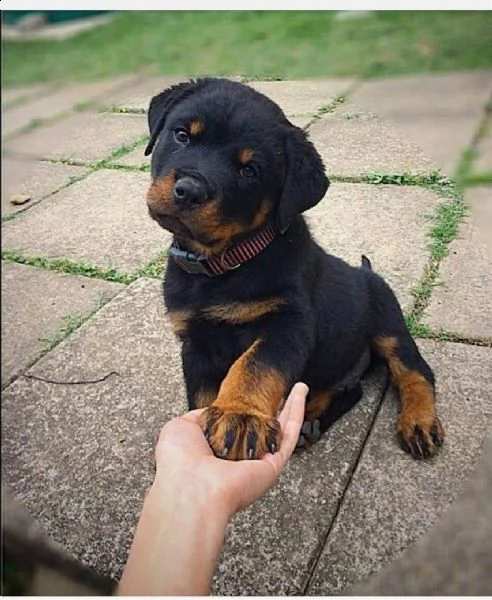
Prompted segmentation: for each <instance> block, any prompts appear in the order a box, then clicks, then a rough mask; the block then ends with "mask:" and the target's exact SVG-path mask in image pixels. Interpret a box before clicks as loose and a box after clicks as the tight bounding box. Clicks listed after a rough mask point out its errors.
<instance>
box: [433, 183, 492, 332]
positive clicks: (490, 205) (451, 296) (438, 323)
mask: <svg viewBox="0 0 492 600" xmlns="http://www.w3.org/2000/svg"><path fill="white" fill-rule="evenodd" d="M465 199H466V200H467V201H468V202H469V203H470V205H471V216H470V217H469V218H468V219H467V220H466V221H465V222H464V223H463V224H462V225H461V227H460V233H459V236H458V238H457V239H456V240H454V241H453V242H452V243H451V245H450V248H449V255H448V256H447V257H446V258H445V259H444V260H443V262H442V263H441V266H440V268H439V278H438V286H437V287H436V288H435V289H434V291H433V293H432V298H431V301H430V304H429V308H428V309H427V311H426V314H425V316H424V320H425V322H427V323H428V325H429V326H430V327H431V328H432V329H441V328H444V329H447V330H448V331H451V332H452V333H455V334H458V335H459V336H461V337H464V338H469V337H472V338H489V339H491V338H492V305H491V302H490V299H491V298H492V274H491V268H490V265H491V262H492V188H491V187H489V188H488V187H482V188H469V189H468V190H466V192H465Z"/></svg>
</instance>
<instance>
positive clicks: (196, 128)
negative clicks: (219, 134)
mask: <svg viewBox="0 0 492 600" xmlns="http://www.w3.org/2000/svg"><path fill="white" fill-rule="evenodd" d="M204 129H205V124H204V123H203V121H198V120H197V121H192V122H191V123H190V135H198V134H199V133H202V131H203V130H204Z"/></svg>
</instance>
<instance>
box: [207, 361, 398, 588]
mask: <svg viewBox="0 0 492 600" xmlns="http://www.w3.org/2000/svg"><path fill="white" fill-rule="evenodd" d="M386 381H387V380H386V376H385V375H384V372H383V371H380V372H379V373H378V374H375V376H373V377H371V378H370V379H369V380H368V381H366V382H365V384H364V398H363V400H362V401H361V402H360V403H359V404H358V405H357V406H356V407H355V408H354V409H353V410H352V411H350V412H349V413H348V414H347V415H345V416H344V417H342V419H340V420H339V421H337V422H336V423H335V424H334V425H333V427H332V428H330V430H328V432H327V433H326V434H325V435H324V436H323V438H322V439H321V440H320V441H319V442H318V443H317V444H315V445H314V446H313V447H312V448H310V449H309V450H305V451H302V452H299V453H297V454H295V455H294V457H293V458H292V459H291V461H290V462H289V465H288V466H287V468H286V469H285V471H284V472H283V473H282V475H281V477H280V480H279V483H278V484H277V486H276V487H275V488H274V489H273V490H271V491H270V492H269V493H268V494H267V495H266V496H265V497H264V498H262V499H260V500H259V501H258V502H256V503H255V505H254V506H252V507H249V508H248V509H246V510H245V511H244V512H242V513H240V514H239V515H236V516H235V518H234V519H233V520H232V521H231V523H230V524H229V526H228V530H227V536H226V540H225V544H224V548H223V551H222V554H221V557H220V560H219V564H218V567H217V572H216V575H215V578H214V583H213V587H212V594H214V595H219V596H229V595H231V596H243V595H245V596H291V595H303V593H304V589H305V586H306V584H307V582H308V579H309V577H310V573H311V569H312V567H313V565H314V563H315V561H316V560H317V557H318V555H319V552H320V550H321V548H322V547H323V544H324V540H325V537H326V535H327V533H328V530H329V528H330V525H331V522H332V520H333V519H334V517H335V515H336V512H337V508H338V504H339V502H340V500H341V498H342V495H343V493H344V489H345V487H346V486H347V484H348V482H349V480H350V477H351V473H352V470H353V468H354V466H355V464H356V461H357V459H358V457H359V454H360V451H361V448H362V446H363V444H364V440H365V438H366V436H367V434H368V432H369V430H370V427H371V424H372V420H373V417H374V414H375V412H376V410H377V407H378V406H379V403H380V401H381V398H382V395H383V394H384V390H385V388H386Z"/></svg>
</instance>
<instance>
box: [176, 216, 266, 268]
mask: <svg viewBox="0 0 492 600" xmlns="http://www.w3.org/2000/svg"><path fill="white" fill-rule="evenodd" d="M276 236H277V232H276V231H275V229H274V228H273V227H272V226H271V225H267V226H266V227H264V228H263V229H261V230H260V231H258V232H257V233H255V234H254V235H253V236H251V237H250V238H246V239H245V240H243V241H242V242H239V243H238V244H236V245H234V246H231V247H230V248H227V250H224V252H221V253H220V254H216V255H214V256H211V257H206V256H203V255H201V254H195V253H194V252H191V251H187V250H181V248H180V247H179V245H178V243H177V242H176V240H174V241H173V243H172V245H171V248H170V250H169V252H170V256H171V257H172V258H173V259H174V261H175V262H176V263H177V264H178V266H179V267H181V269H183V270H184V271H186V272H187V273H192V274H197V275H198V274H201V275H208V276H209V277H213V276H214V275H222V274H223V273H226V272H227V271H232V270H233V269H237V268H238V267H240V266H241V265H242V264H244V263H245V262H248V260H251V259H252V258H254V257H255V256H257V255H258V254H260V252H262V251H263V250H264V249H265V248H266V247H267V246H268V245H269V244H270V243H271V242H273V240H274V239H275V238H276Z"/></svg>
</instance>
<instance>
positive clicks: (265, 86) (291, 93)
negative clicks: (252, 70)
mask: <svg viewBox="0 0 492 600" xmlns="http://www.w3.org/2000/svg"><path fill="white" fill-rule="evenodd" d="M355 82H356V79H355V78H337V79H324V80H319V79H318V80H316V79H305V80H302V81H250V82H248V85H249V86H251V87H252V88H254V89H255V90H257V91H258V92H261V93H262V94H265V96H268V97H269V98H271V99H272V100H273V101H274V102H276V103H277V104H278V105H279V106H280V108H281V109H282V110H283V111H284V112H285V114H286V115H288V116H294V115H306V114H310V115H312V114H314V113H316V112H317V111H318V110H319V109H320V108H323V107H326V106H328V105H330V104H331V103H332V102H333V101H334V99H335V98H336V97H337V96H343V95H345V94H347V93H348V91H349V90H350V88H351V87H352V86H353V85H354V84H355Z"/></svg>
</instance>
